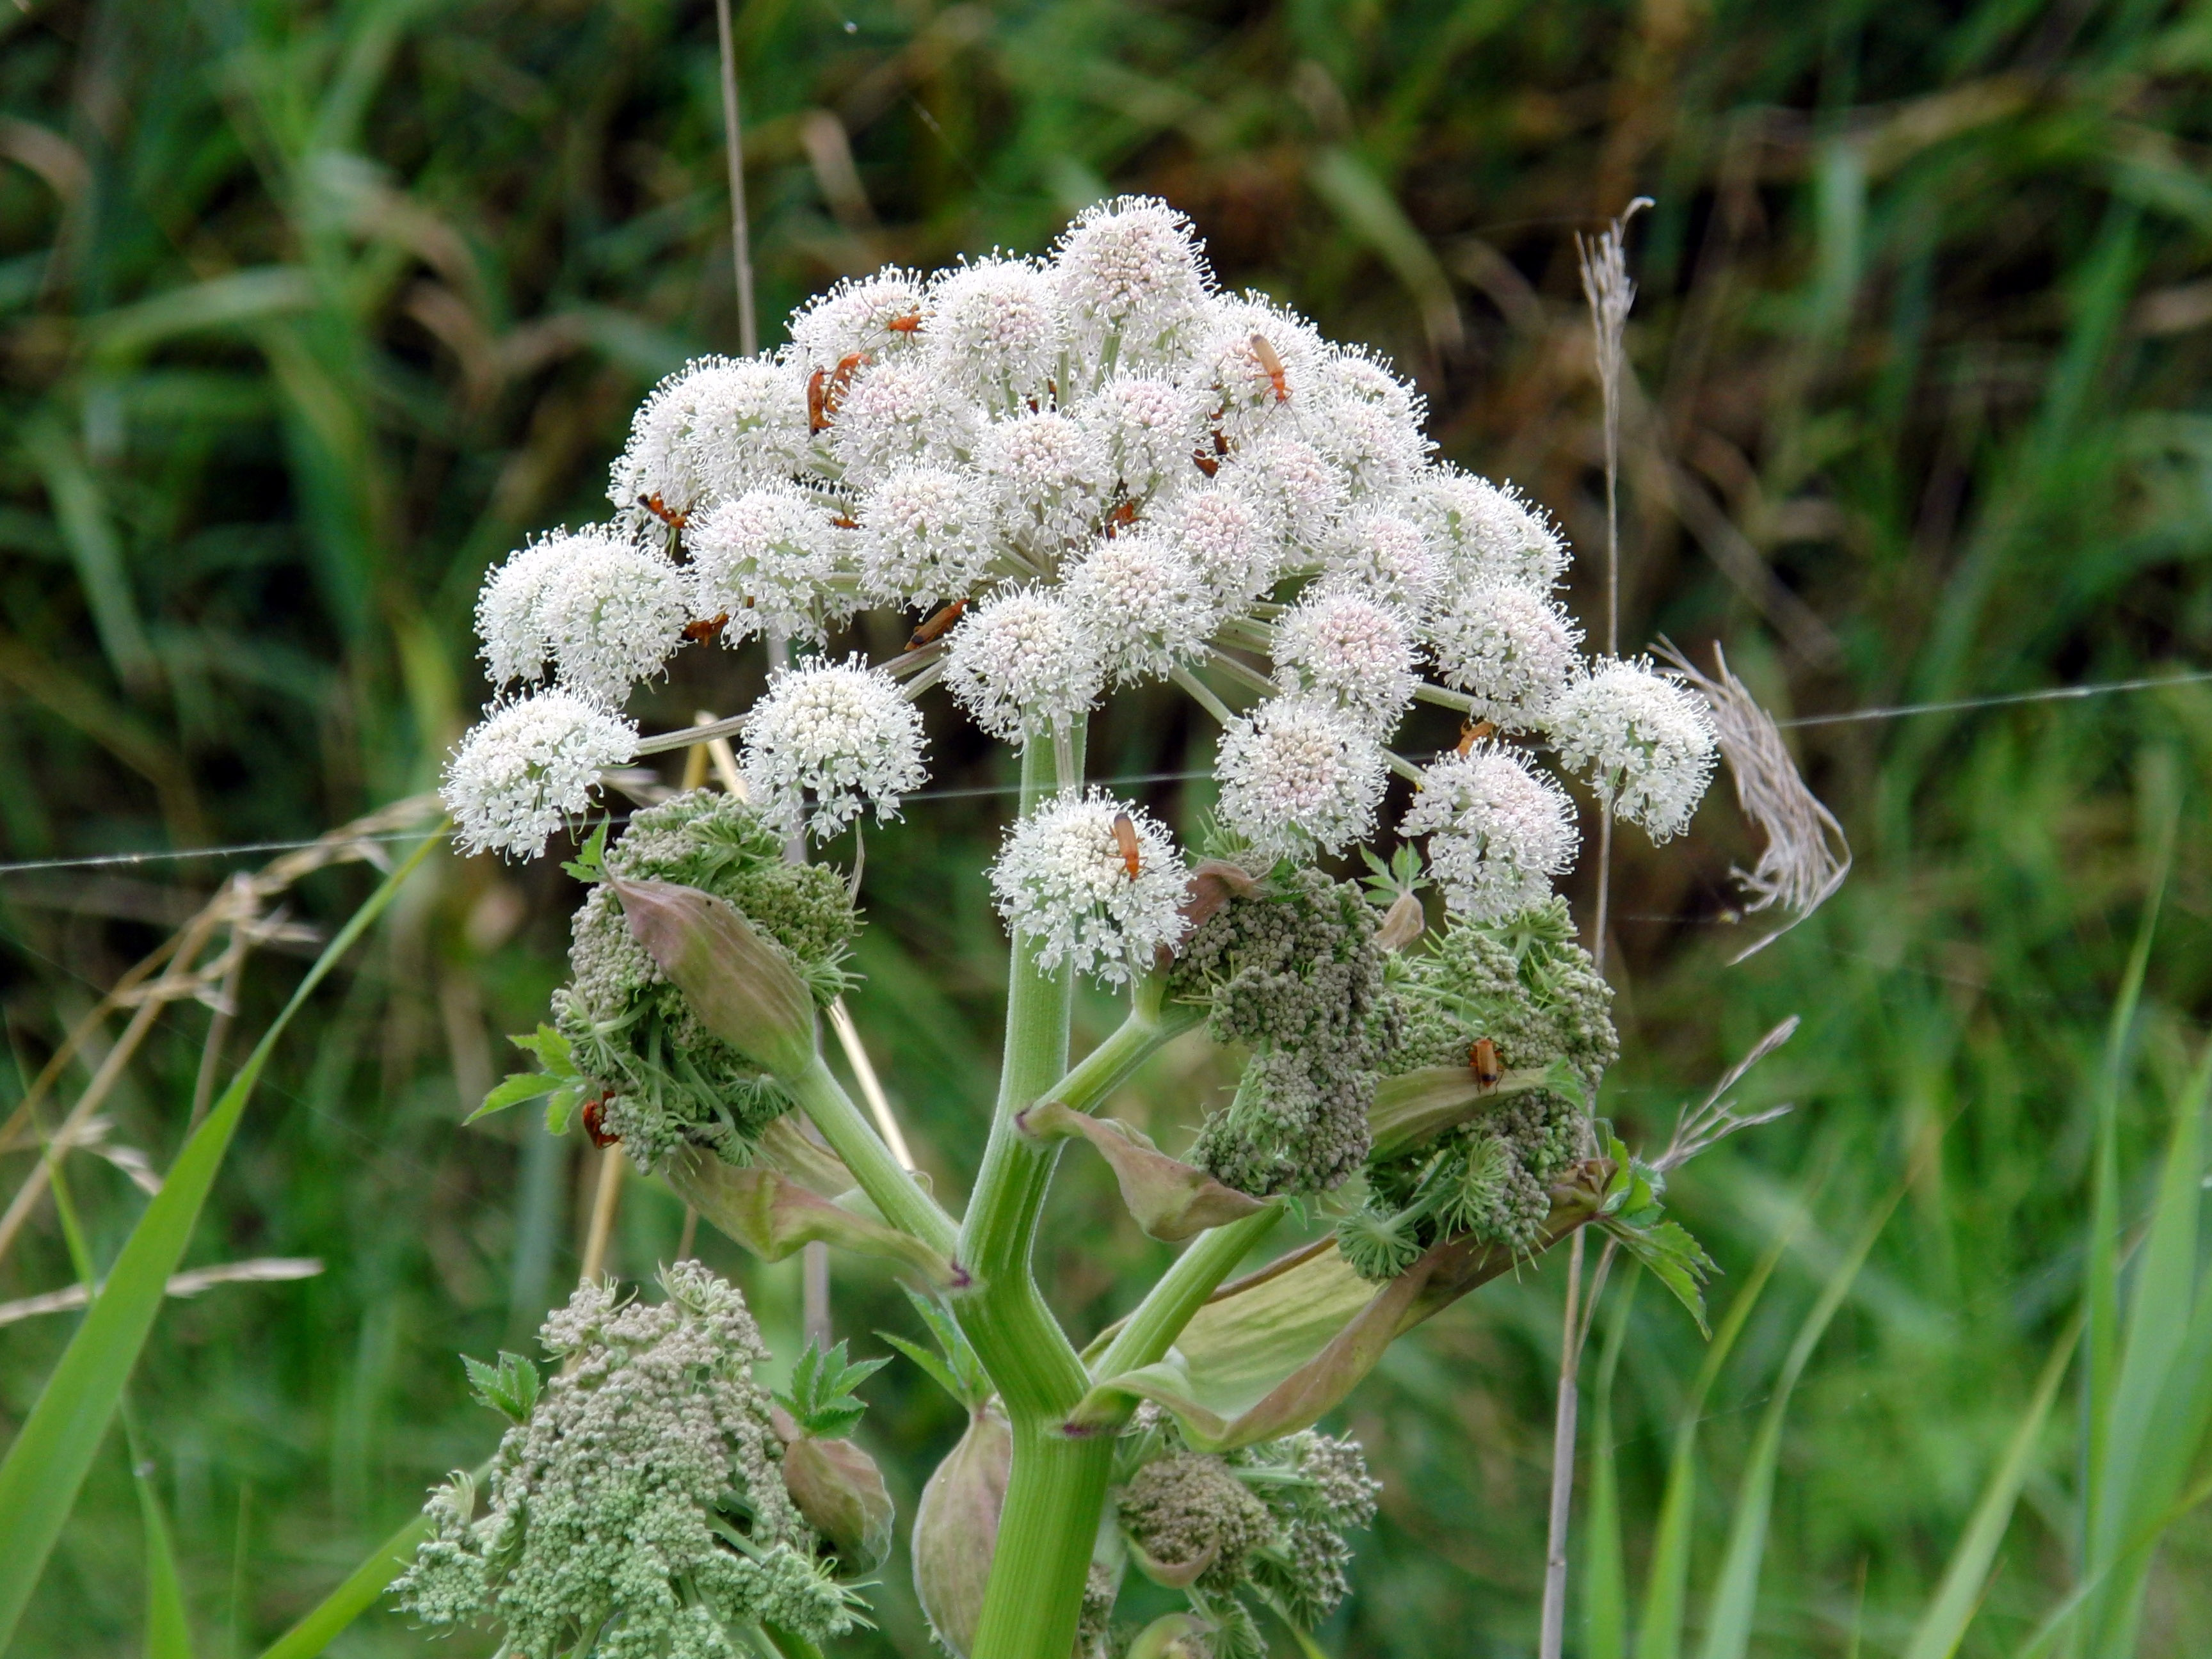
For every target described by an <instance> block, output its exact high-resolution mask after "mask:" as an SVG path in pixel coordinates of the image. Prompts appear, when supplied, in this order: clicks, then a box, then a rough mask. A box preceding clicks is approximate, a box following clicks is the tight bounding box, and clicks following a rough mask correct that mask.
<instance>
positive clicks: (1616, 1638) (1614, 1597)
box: [1583, 1267, 1643, 1659]
mask: <svg viewBox="0 0 2212 1659" xmlns="http://www.w3.org/2000/svg"><path fill="white" fill-rule="evenodd" d="M1642 1283H1643V1275H1642V1274H1640V1273H1638V1272H1637V1271H1636V1269H1635V1268H1634V1267H1630V1268H1629V1270H1628V1282H1627V1283H1626V1284H1625V1285H1622V1286H1621V1287H1620V1291H1619V1293H1618V1294H1617V1295H1616V1296H1615V1297H1614V1298H1613V1319H1612V1322H1611V1323H1610V1324H1609V1325H1608V1326H1607V1330H1606V1335H1605V1351H1604V1353H1603V1354H1602V1355H1601V1357H1600V1358H1599V1360H1598V1367H1597V1386H1596V1388H1595V1390H1594V1397H1595V1405H1596V1407H1597V1410H1596V1413H1595V1415H1594V1416H1593V1418H1592V1419H1591V1422H1590V1453H1589V1457H1590V1505H1589V1528H1588V1530H1589V1545H1588V1546H1587V1547H1586V1548H1585V1550H1584V1552H1583V1632H1584V1634H1583V1653H1584V1655H1585V1659H1627V1653H1628V1566H1627V1559H1626V1557H1627V1552H1626V1548H1625V1547H1624V1546H1623V1543H1622V1540H1621V1527H1620V1456H1619V1454H1618V1452H1617V1451H1616V1449H1615V1448H1614V1446H1613V1378H1614V1376H1615V1375H1616V1374H1617V1373H1618V1372H1619V1371H1620V1352H1621V1350H1622V1349H1623V1348H1624V1347H1626V1346H1627V1337H1628V1316H1629V1314H1630V1313H1631V1311H1632V1310H1633V1309H1634V1308H1635V1306H1636V1291H1637V1287H1638V1285H1641V1284H1642Z"/></svg>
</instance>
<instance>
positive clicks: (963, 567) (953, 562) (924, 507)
mask: <svg viewBox="0 0 2212 1659" xmlns="http://www.w3.org/2000/svg"><path fill="white" fill-rule="evenodd" d="M859 520H860V574H861V582H862V586H863V587H864V588H865V590H866V592H867V593H868V595H869V596H870V597H871V598H872V599H877V600H878V601H880V602H882V603H884V604H887V605H914V606H917V607H919V608H921V609H922V610H925V611H933V610H935V609H936V608H937V607H938V606H939V605H945V604H949V603H950V602H951V601H952V600H954V599H966V598H968V597H969V595H971V594H972V593H974V592H975V590H976V589H977V588H978V587H979V586H981V585H982V583H983V581H984V580H985V579H986V578H987V576H988V575H989V574H990V571H991V565H992V561H993V558H994V556H995V553H996V550H997V541H996V537H995V534H994V529H995V526H994V514H993V513H992V510H991V503H990V501H989V499H988V498H987V496H986V495H985V494H984V492H983V490H982V489H981V485H980V484H979V483H978V481H977V479H976V477H975V474H974V473H972V472H968V471H956V470H955V469H953V468H951V467H944V466H927V465H922V466H902V467H901V468H899V469H898V470H897V471H896V472H893V473H892V474H891V475H890V477H888V478H885V479H884V481H883V483H879V484H878V485H877V486H876V487H875V489H872V490H871V491H869V493H868V494H867V495H866V496H865V497H864V498H863V499H862V500H861V502H860V513H859Z"/></svg>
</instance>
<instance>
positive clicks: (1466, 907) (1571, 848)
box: [1398, 743, 1579, 921]
mask: <svg viewBox="0 0 2212 1659" xmlns="http://www.w3.org/2000/svg"><path fill="white" fill-rule="evenodd" d="M1398 833H1399V834H1400V835H1401V836H1406V837H1407V838H1409V839H1410V838H1412V837H1413V836H1428V837H1429V838H1430V839H1429V872H1430V873H1431V875H1432V876H1434V877H1435V878H1436V881H1437V885H1438V886H1440V887H1441V888H1443V894H1444V902H1445V904H1446V905H1447V906H1448V907H1449V908H1451V909H1452V910H1453V911H1455V912H1456V913H1457V914H1458V915H1462V916H1465V917H1466V918H1468V920H1469V921H1504V920H1505V919H1506V918H1507V917H1509V916H1516V915H1520V914H1521V913H1522V911H1524V910H1528V909H1531V908H1534V907H1535V906H1536V905H1539V904H1541V903H1542V902H1544V901H1545V900H1546V899H1547V898H1548V897H1550V896H1551V893H1552V883H1553V878H1556V877H1559V876H1563V875H1565V873H1566V872H1568V871H1569V870H1570V869H1571V868H1573V867H1574V861H1575V847H1576V842H1577V840H1578V839H1579V836H1578V834H1577V830H1576V829H1575V809H1574V803H1573V802H1571V801H1570V800H1569V799H1567V793H1566V791H1565V790H1564V789H1562V788H1560V787H1559V784H1558V783H1557V781H1554V780H1553V778H1551V777H1550V776H1549V775H1547V774H1544V773H1541V772H1538V771H1536V770H1535V769H1534V768H1532V767H1530V766H1529V764H1528V762H1527V761H1526V760H1524V759H1523V758H1522V757H1521V756H1520V755H1518V754H1516V752H1514V751H1513V750H1509V749H1504V748H1500V747H1499V746H1498V745H1497V744H1488V743H1479V744H1475V745H1474V748H1472V749H1471V750H1468V752H1467V753H1466V754H1464V755H1449V756H1447V757H1445V758H1443V760H1441V761H1439V762H1437V763H1436V764H1435V765H1433V766H1431V767H1430V768H1429V769H1428V781H1427V782H1426V783H1425V784H1424V785H1423V786H1422V787H1421V789H1420V792H1419V793H1417V794H1416V795H1415V796H1414V797H1413V805H1411V806H1409V807H1407V809H1406V816H1405V817H1403V818H1402V819H1401V820H1400V821H1399V824H1398Z"/></svg>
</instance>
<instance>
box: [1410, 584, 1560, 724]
mask: <svg viewBox="0 0 2212 1659" xmlns="http://www.w3.org/2000/svg"><path fill="white" fill-rule="evenodd" d="M1422 632H1423V636H1424V637H1425V639H1426V640H1427V641H1428V643H1429V654H1430V656H1431V658H1432V659H1434V660H1435V662H1436V665H1437V674H1438V676H1439V677H1440V678H1442V679H1443V682H1444V684H1447V685H1449V686H1454V687H1456V688H1457V689H1458V690H1462V691H1465V692H1468V694H1470V695H1471V696H1473V697H1474V701H1475V707H1474V711H1473V713H1474V718H1476V719H1477V720H1489V721H1491V722H1492V724H1493V725H1495V726H1498V728H1499V729H1500V730H1502V731H1506V732H1526V731H1529V730H1532V729H1534V727H1536V726H1541V725H1542V724H1543V721H1544V716H1545V714H1547V712H1548V711H1549V710H1550V708H1551V707H1552V705H1553V702H1556V701H1557V700H1558V698H1559V693H1560V692H1562V691H1564V690H1566V685H1567V677H1568V676H1569V675H1570V674H1571V673H1572V672H1573V671H1574V669H1575V666H1576V663H1577V656H1576V652H1577V648H1578V647H1580V645H1581V643H1582V629H1579V628H1577V627H1576V626H1575V623H1574V620H1573V618H1571V617H1569V616H1568V615H1567V613H1566V612H1565V611H1562V610H1561V609H1559V606H1558V605H1556V604H1554V603H1553V601H1552V600H1551V599H1548V598H1547V597H1546V596H1545V595H1544V594H1543V593H1541V592H1538V591H1536V590H1534V589H1533V588H1527V587H1521V586H1505V585H1504V584H1501V583H1498V582H1478V583H1475V584H1474V585H1473V586H1468V587H1464V588H1458V589H1455V590H1454V591H1453V592H1451V594H1450V595H1449V597H1448V598H1447V599H1446V600H1445V601H1444V603H1443V604H1441V605H1438V606H1437V609H1436V610H1435V611H1433V612H1432V613H1431V616H1430V617H1429V619H1428V623H1427V625H1426V626H1425V628H1424V629H1423V630H1422Z"/></svg>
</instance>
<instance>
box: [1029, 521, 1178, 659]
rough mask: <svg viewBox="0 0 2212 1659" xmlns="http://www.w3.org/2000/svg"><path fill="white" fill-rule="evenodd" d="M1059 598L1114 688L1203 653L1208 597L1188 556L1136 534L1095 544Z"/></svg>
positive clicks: (1154, 536)
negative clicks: (1064, 601) (1063, 598)
mask: <svg viewBox="0 0 2212 1659" xmlns="http://www.w3.org/2000/svg"><path fill="white" fill-rule="evenodd" d="M1064 591H1065V592H1066V595H1067V602H1068V605H1069V606H1070V607H1071V608H1072V609H1073V611H1074V612H1075V614H1076V618H1077V625H1078V626H1079V627H1080V628H1081V629H1083V630H1084V632H1085V635H1087V636H1088V637H1089V638H1090V639H1091V641H1093V642H1094V644H1095V646H1096V648H1097V652H1098V654H1099V656H1100V658H1101V659H1102V660H1103V663H1104V664H1105V666H1106V670H1107V673H1108V675H1109V679H1110V681H1111V683H1112V684H1115V685H1130V684H1135V683H1136V682H1138V681H1139V680H1147V679H1159V678H1164V677H1165V676H1166V675H1167V674H1168V673H1169V672H1170V671H1172V670H1174V669H1176V668H1177V667H1179V666H1181V665H1182V664H1185V663H1188V662H1189V661H1191V660H1193V659H1195V658H1197V657H1200V656H1201V655H1203V654H1204V653H1205V650H1206V635H1208V634H1210V633H1212V631H1213V626H1214V620H1215V611H1214V608H1213V599H1212V595H1211V594H1209V593H1208V592H1206V584H1205V583H1204V582H1203V581H1201V580H1199V574H1198V570H1197V568H1196V567H1195V566H1194V565H1193V564H1192V563H1191V562H1190V559H1189V557H1188V555H1186V554H1185V553H1184V552H1183V550H1182V549H1181V548H1180V547H1178V546H1176V544H1175V543H1173V542H1172V541H1170V540H1169V539H1168V538H1166V537H1164V536H1162V535H1159V534H1158V533H1156V532H1152V531H1149V530H1147V529H1146V528H1144V527H1143V526H1139V527H1138V528H1136V529H1134V530H1126V531H1123V532H1121V534H1120V535H1119V536H1115V537H1112V538H1100V539H1099V540H1098V541H1097V543H1096V544H1093V545H1092V547H1091V551H1090V552H1089V553H1087V554H1086V555H1085V556H1084V558H1083V562H1081V563H1080V564H1078V565H1077V566H1076V567H1075V568H1073V570H1071V571H1070V572H1069V573H1068V575H1067V580H1066V584H1065V588H1064Z"/></svg>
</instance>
